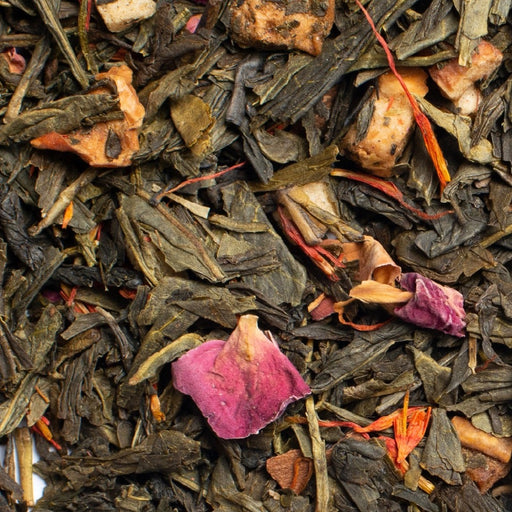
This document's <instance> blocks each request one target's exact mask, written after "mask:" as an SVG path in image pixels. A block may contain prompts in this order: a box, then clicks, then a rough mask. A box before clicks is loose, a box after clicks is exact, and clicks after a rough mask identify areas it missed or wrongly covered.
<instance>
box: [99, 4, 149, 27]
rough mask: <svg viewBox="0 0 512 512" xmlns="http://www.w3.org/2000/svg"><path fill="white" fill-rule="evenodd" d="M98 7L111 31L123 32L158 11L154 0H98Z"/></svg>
mask: <svg viewBox="0 0 512 512" xmlns="http://www.w3.org/2000/svg"><path fill="white" fill-rule="evenodd" d="M96 9H98V12H99V13H100V16H101V17H102V18H103V22H104V23H105V25H106V27H107V28H108V29H109V30H110V32H122V31H123V30H126V29H127V28H130V27H131V26H132V25H134V24H135V23H137V22H139V21H142V20H145V19H147V18H151V16H153V15H154V14H155V12H156V2H155V1H154V0H96Z"/></svg>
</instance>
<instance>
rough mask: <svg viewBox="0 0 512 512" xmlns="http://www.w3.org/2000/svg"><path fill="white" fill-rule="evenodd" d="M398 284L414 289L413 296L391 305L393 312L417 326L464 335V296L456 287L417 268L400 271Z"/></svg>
mask: <svg viewBox="0 0 512 512" xmlns="http://www.w3.org/2000/svg"><path fill="white" fill-rule="evenodd" d="M400 286H401V287H402V288H403V289H404V290H407V291H409V292H413V293H414V297H413V298H412V299H411V300H410V301H409V302H407V303H406V304H405V305H403V306H400V307H397V308H395V309H394V313H395V315H396V316H398V317H399V318H401V319H402V320H405V321H407V322H410V323H413V324H415V325H419V326H420V327H426V328H429V329H437V330H438V331H442V332H444V333H446V334H451V335H453V336H459V337H462V336H464V335H465V333H464V328H465V327H466V322H465V318H466V313H465V311H464V297H463V296H462V294H460V293H459V292H458V291H457V290H454V289H453V288H449V287H448V286H441V285H440V284H437V283H435V282H434V281H432V280H431V279H428V278H426V277H424V276H422V275H420V274H417V273H416V272H409V273H407V274H402V278H401V280H400Z"/></svg>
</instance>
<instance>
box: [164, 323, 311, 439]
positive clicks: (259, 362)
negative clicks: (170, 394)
mask: <svg viewBox="0 0 512 512" xmlns="http://www.w3.org/2000/svg"><path fill="white" fill-rule="evenodd" d="M172 377H173V383H174V387H175V388H176V389H178V390H179V391H181V392H182V393H185V394H187V395H190V396H191V397H192V399H193V400H194V402H195V403H196V404H197V406H198V407H199V409H200V410H201V412H202V413H203V415H204V416H205V417H206V418H207V419H208V423H209V424H210V426H211V427H212V429H213V430H214V432H215V433H216V434H217V435H218V436H219V437H222V438H224V439H241V438H244V437H247V436H249V435H251V434H256V433H257V432H259V431H260V430H261V429H262V428H263V427H265V426H266V425H268V424H269V423H270V422H272V421H273V420H275V419H276V418H277V417H278V416H279V415H280V414H281V413H282V412H283V411H284V410H285V409H286V407H287V406H288V404H290V403H291V402H294V401H295V400H298V399H300V398H303V397H304V396H306V395H308V394H309V393H310V389H309V387H308V385H307V384H306V383H305V382H304V380H303V379H302V377H301V376H300V374H299V372H298V371H297V369H296V368H295V367H294V366H293V364H292V363H291V362H290V360H289V359H288V358H287V357H286V356H285V355H284V354H283V353H282V352H281V351H280V350H279V347H278V345H277V344H276V343H275V341H274V340H272V339H269V338H267V337H266V336H265V334H263V332H262V331H260V329H258V317H256V316H254V315H244V316H242V317H240V319H239V321H238V326H237V327H236V329H235V330H234V331H233V332H232V333H231V336H230V337H229V338H228V340H227V341H221V340H212V341H207V342H206V343H203V344H202V345H201V346H199V347H197V348H195V349H192V350H190V351H189V352H187V353H186V354H185V355H184V356H182V357H181V358H180V359H178V360H177V361H175V362H174V363H173V364H172Z"/></svg>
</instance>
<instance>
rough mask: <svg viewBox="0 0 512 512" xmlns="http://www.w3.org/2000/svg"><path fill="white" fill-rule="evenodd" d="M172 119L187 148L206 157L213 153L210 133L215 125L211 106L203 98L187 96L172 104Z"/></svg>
mask: <svg viewBox="0 0 512 512" xmlns="http://www.w3.org/2000/svg"><path fill="white" fill-rule="evenodd" d="M171 118H172V120H173V123H174V125H175V126H176V129H177V130H178V133H179V134H180V135H181V137H182V139H183V140H184V142H185V144H186V146H187V147H188V148H189V149H190V151H192V153H193V154H194V155H197V156H202V157H204V156H205V155H207V154H208V153H209V152H210V151H211V149H212V148H211V146H212V143H211V137H210V132H211V131H212V129H213V127H214V125H215V118H214V117H212V112H211V108H210V106H209V105H208V104H207V103H205V102H204V101H203V100H202V99H201V98H198V97H197V96H194V95H193V94H187V95H185V96H182V97H181V98H179V99H176V100H174V101H172V102H171Z"/></svg>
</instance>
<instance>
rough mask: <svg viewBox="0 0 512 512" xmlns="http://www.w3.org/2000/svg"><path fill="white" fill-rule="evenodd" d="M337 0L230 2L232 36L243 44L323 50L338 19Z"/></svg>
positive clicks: (261, 46)
mask: <svg viewBox="0 0 512 512" xmlns="http://www.w3.org/2000/svg"><path fill="white" fill-rule="evenodd" d="M334 5H335V2H334V0H321V1H313V0H285V1H283V0H244V1H242V2H240V1H238V2H230V7H229V17H230V32H231V37H232V38H233V39H234V40H235V41H236V42H237V43H238V44H239V45H240V46H243V47H257V48H282V49H288V50H292V49H297V50H302V51H305V52H307V53H310V54H311V55H318V54H319V53H320V52H321V51H322V46H323V42H324V39H325V38H326V37H327V36H328V35H329V32H330V31H331V28H332V24H333V22H334Z"/></svg>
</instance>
